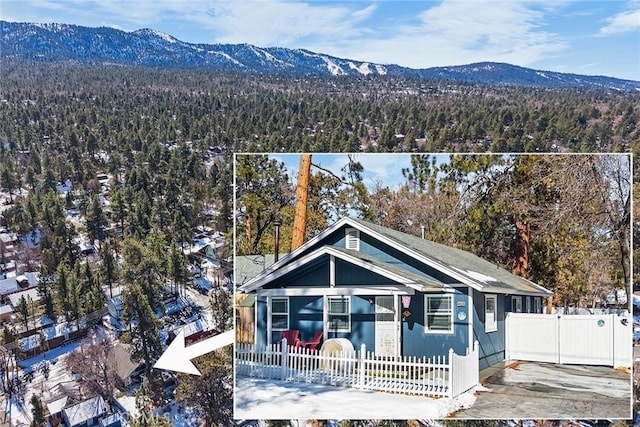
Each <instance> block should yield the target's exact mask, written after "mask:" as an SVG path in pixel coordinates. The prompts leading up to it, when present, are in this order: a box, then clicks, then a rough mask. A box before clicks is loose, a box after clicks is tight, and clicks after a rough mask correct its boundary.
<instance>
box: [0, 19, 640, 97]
mask: <svg viewBox="0 0 640 427" xmlns="http://www.w3.org/2000/svg"><path fill="white" fill-rule="evenodd" d="M0 27H1V28H0V58H17V59H26V60H35V61H44V62H56V61H78V62H80V63H85V64H92V65H103V64H113V63H116V64H122V65H132V66H143V67H164V68H200V69H219V70H226V71H244V72H254V73H261V74H287V75H319V76H340V75H360V76H369V75H373V76H382V75H395V76H412V77H421V78H428V79H436V80H451V81H459V82H467V83H477V84H487V85H498V86H525V87H544V88H585V89H600V90H621V91H640V81H633V80H625V79H619V78H615V77H607V76H593V75H591V76H589V75H580V74H572V73H559V72H553V71H542V70H534V69H530V68H525V67H520V66H517V65H511V64H506V63H497V62H479V63H474V64H468V65H454V66H442V67H431V68H422V69H415V68H408V67H402V66H400V65H395V64H380V63H373V62H368V61H360V60H353V59H347V58H338V57H335V56H332V55H328V54H323V53H317V52H313V51H310V50H307V49H301V48H298V49H288V48H282V47H266V48H265V47H259V46H254V45H251V44H248V43H241V44H219V43H217V44H206V43H188V42H183V41H181V40H178V39H177V38H175V37H173V36H172V35H170V34H167V33H164V32H161V31H157V30H154V29H151V28H142V29H139V30H135V31H132V32H126V31H122V30H119V29H115V28H111V27H84V26H79V25H72V24H59V23H50V24H41V23H19V22H8V21H0Z"/></svg>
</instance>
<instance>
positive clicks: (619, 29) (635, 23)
mask: <svg viewBox="0 0 640 427" xmlns="http://www.w3.org/2000/svg"><path fill="white" fill-rule="evenodd" d="M638 29H640V3H638V2H635V5H634V8H633V9H632V10H627V11H625V12H621V13H618V14H617V15H613V16H611V17H609V18H607V25H605V26H604V27H602V28H600V35H603V36H608V35H612V34H620V33H626V32H629V31H635V30H638Z"/></svg>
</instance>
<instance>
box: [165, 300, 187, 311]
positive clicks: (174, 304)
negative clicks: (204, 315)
mask: <svg viewBox="0 0 640 427" xmlns="http://www.w3.org/2000/svg"><path fill="white" fill-rule="evenodd" d="M190 305H191V304H190V303H189V301H187V300H186V299H185V298H184V297H180V298H178V299H176V300H174V301H165V302H164V308H165V311H166V314H175V313H177V312H179V311H180V310H182V309H183V308H187V307H189V306H190Z"/></svg>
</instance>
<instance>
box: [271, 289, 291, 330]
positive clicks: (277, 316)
mask: <svg viewBox="0 0 640 427" xmlns="http://www.w3.org/2000/svg"><path fill="white" fill-rule="evenodd" d="M271 329H272V330H274V331H286V330H287V329H289V299H288V298H282V297H274V298H272V299H271Z"/></svg>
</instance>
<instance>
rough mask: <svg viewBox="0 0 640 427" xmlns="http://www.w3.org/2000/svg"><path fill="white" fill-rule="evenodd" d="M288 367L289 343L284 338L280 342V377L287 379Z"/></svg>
mask: <svg viewBox="0 0 640 427" xmlns="http://www.w3.org/2000/svg"><path fill="white" fill-rule="evenodd" d="M288 367H289V344H288V343H287V339H286V338H284V337H283V338H282V341H281V342H280V379H281V380H282V381H284V380H285V379H287V368H288Z"/></svg>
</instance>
